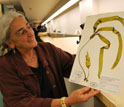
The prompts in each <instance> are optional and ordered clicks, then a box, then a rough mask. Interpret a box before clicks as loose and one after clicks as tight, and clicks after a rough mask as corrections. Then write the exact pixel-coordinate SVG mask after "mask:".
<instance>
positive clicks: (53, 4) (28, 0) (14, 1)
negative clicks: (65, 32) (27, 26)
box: [0, 0, 69, 22]
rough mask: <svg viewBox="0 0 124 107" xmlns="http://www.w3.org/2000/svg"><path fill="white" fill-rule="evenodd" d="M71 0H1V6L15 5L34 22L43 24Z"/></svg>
mask: <svg viewBox="0 0 124 107" xmlns="http://www.w3.org/2000/svg"><path fill="white" fill-rule="evenodd" d="M68 1H69V0H0V3H1V4H5V5H7V6H8V5H14V7H15V8H16V9H17V10H20V11H23V12H24V13H25V15H26V17H27V18H28V19H29V20H30V21H32V22H39V21H40V22H43V21H44V20H46V19H47V18H48V17H49V16H50V15H52V14H53V13H54V12H55V11H57V10H58V9H59V8H61V7H62V6H63V5H64V4H66V3H67V2H68Z"/></svg>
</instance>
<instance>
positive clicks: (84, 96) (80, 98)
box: [65, 87, 100, 106]
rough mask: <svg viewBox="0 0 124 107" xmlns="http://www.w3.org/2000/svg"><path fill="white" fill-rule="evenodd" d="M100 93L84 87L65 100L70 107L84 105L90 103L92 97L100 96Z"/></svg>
mask: <svg viewBox="0 0 124 107" xmlns="http://www.w3.org/2000/svg"><path fill="white" fill-rule="evenodd" d="M99 92H100V91H98V90H95V89H92V88H88V87H84V88H81V89H78V90H76V91H74V92H72V93H71V94H70V96H69V97H67V98H66V99H65V103H66V104H67V105H68V106H69V105H72V104H77V103H82V102H86V101H88V100H89V99H90V98H91V97H93V96H95V95H96V94H98V93H99Z"/></svg>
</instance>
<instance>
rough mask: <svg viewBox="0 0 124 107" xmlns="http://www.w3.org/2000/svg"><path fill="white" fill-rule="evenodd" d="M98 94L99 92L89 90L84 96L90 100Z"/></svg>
mask: <svg viewBox="0 0 124 107" xmlns="http://www.w3.org/2000/svg"><path fill="white" fill-rule="evenodd" d="M98 93H100V91H99V90H95V89H91V90H90V91H89V92H88V93H86V96H88V97H89V98H90V97H93V96H95V95H96V94H98Z"/></svg>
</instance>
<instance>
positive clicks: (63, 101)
mask: <svg viewBox="0 0 124 107" xmlns="http://www.w3.org/2000/svg"><path fill="white" fill-rule="evenodd" d="M65 99H66V97H62V98H61V106H62V107H67V105H66V104H65Z"/></svg>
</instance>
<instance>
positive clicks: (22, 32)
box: [15, 24, 32, 36]
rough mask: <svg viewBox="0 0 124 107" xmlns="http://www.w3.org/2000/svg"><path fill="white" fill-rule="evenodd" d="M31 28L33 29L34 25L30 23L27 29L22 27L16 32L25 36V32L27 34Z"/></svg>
mask: <svg viewBox="0 0 124 107" xmlns="http://www.w3.org/2000/svg"><path fill="white" fill-rule="evenodd" d="M30 29H32V27H31V26H30V25H29V24H28V25H27V27H26V29H25V28H23V27H22V28H20V29H18V30H17V31H16V32H15V34H16V35H17V36H24V35H25V34H27V32H28V30H30Z"/></svg>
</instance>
